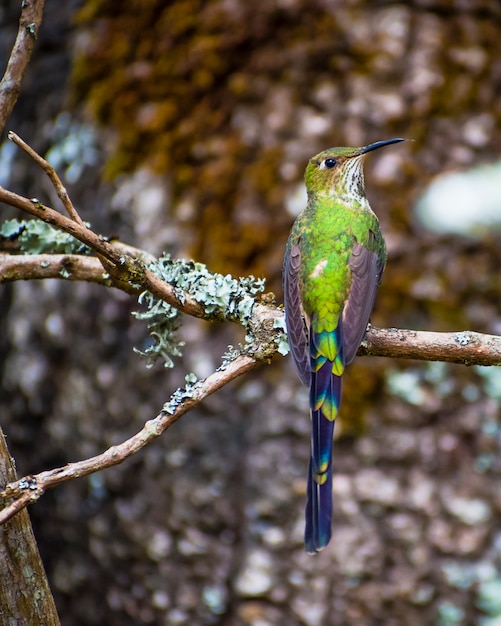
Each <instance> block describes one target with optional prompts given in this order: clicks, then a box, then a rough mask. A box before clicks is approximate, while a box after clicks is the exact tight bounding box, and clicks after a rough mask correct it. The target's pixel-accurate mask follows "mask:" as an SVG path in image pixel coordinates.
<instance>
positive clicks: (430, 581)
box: [0, 0, 501, 626]
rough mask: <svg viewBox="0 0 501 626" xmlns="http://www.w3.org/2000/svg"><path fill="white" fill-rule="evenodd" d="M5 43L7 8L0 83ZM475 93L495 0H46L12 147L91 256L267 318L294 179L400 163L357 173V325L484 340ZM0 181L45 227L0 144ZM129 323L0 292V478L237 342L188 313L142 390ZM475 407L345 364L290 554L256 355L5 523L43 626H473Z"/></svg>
mask: <svg viewBox="0 0 501 626" xmlns="http://www.w3.org/2000/svg"><path fill="white" fill-rule="evenodd" d="M18 19H19V2H17V1H16V2H14V0H5V1H4V2H3V3H2V6H1V7H0V65H1V67H2V71H3V69H4V67H5V63H6V61H7V58H8V54H9V52H10V49H11V46H12V44H13V41H14V38H15V33H16V31H17V21H18ZM500 93H501V7H500V5H499V3H498V2H497V0H491V1H490V0H468V1H462V0H456V1H454V2H452V1H451V0H411V1H410V2H406V3H396V2H391V1H386V2H385V1H377V2H369V1H364V0H275V1H274V2H269V1H265V0H255V1H254V2H252V3H251V2H245V1H244V0H208V1H205V2H202V1H201V0H171V1H167V0H164V1H161V0H157V1H153V0H143V1H142V2H137V1H134V0H124V1H123V2H121V3H116V2H111V1H110V0H108V1H106V0H88V1H87V2H83V1H75V0H74V1H72V2H66V3H62V4H61V3H59V2H55V1H54V0H47V1H46V9H45V18H44V23H43V25H42V30H41V32H40V35H39V38H38V42H37V46H36V49H35V52H34V55H33V58H32V61H31V65H30V68H29V70H28V73H27V76H26V78H25V81H24V86H23V92H22V94H21V97H20V98H19V101H18V104H17V106H16V108H15V111H14V114H13V116H12V117H11V119H10V123H9V124H8V129H10V130H14V131H15V132H16V133H18V134H19V135H21V137H23V138H24V139H25V140H26V141H28V142H29V143H30V144H31V145H32V146H33V147H34V148H35V149H37V150H38V151H40V152H41V153H42V154H45V155H47V157H48V158H49V159H50V160H51V162H52V163H53V165H54V166H55V167H56V168H57V169H58V171H59V173H60V174H61V175H62V176H63V177H64V180H65V182H66V184H67V187H68V191H69V192H70V195H71V197H72V199H73V202H74V204H75V205H76V207H77V208H78V210H79V211H80V214H81V216H82V217H83V219H85V220H87V221H89V222H90V223H91V224H92V226H93V228H94V229H95V230H97V231H98V232H100V233H102V234H105V235H108V236H112V237H120V238H121V239H122V240H123V241H125V242H127V243H130V244H132V245H135V246H137V247H142V248H144V249H145V250H147V251H149V252H151V253H153V254H160V253H162V252H170V253H171V254H173V255H175V256H180V257H183V258H194V259H196V260H197V261H201V262H204V263H206V264H207V265H208V266H209V268H210V269H211V270H213V271H218V272H222V273H224V274H226V273H231V274H233V275H235V276H239V275H243V276H245V275H248V274H254V275H256V276H264V277H266V279H267V289H268V291H273V292H275V294H276V296H277V301H278V302H281V301H282V292H281V286H280V280H281V276H280V274H281V265H282V256H283V250H284V246H285V242H286V239H287V236H288V232H289V230H290V227H291V224H292V222H293V220H294V218H295V216H296V215H297V213H298V212H299V211H300V210H301V209H302V208H303V206H304V201H305V198H304V189H303V185H302V176H303V171H304V167H305V165H306V162H307V160H308V158H309V157H311V156H312V155H313V154H315V153H316V152H319V151H320V150H322V149H324V148H326V147H331V146H338V145H352V146H357V145H365V144H368V143H370V142H372V141H376V140H380V139H387V138H390V137H399V136H400V137H406V138H409V139H412V140H413V141H412V142H406V143H404V144H401V145H399V146H394V147H391V148H388V149H386V150H384V151H381V152H377V153H374V155H372V156H371V157H370V158H368V159H367V167H366V186H367V191H368V197H369V199H370V202H371V205H372V207H373V208H374V209H375V211H376V213H377V214H378V216H379V218H380V221H381V224H382V229H383V232H384V234H385V238H386V241H387V244H388V251H389V259H388V266H387V269H386V273H385V276H384V279H383V284H382V286H381V288H380V291H379V295H378V298H377V303H376V308H375V311H374V313H373V318H372V321H373V323H374V324H375V325H377V326H382V327H388V326H390V327H391V326H394V327H402V328H414V329H426V330H434V331H459V330H466V329H471V330H476V331H480V332H486V333H493V334H496V333H497V334H500V333H501V281H500V278H499V268H500V267H501V163H500V161H499V154H500V153H501V126H500V120H501V99H500V96H499V94H500ZM0 184H2V185H3V186H5V187H7V188H9V189H11V190H12V191H15V192H18V193H21V194H23V195H26V196H27V197H32V196H36V197H38V198H39V199H41V200H42V201H44V202H46V203H48V204H51V205H53V206H58V202H57V198H56V197H55V194H54V191H53V190H52V189H51V187H50V185H49V183H48V181H47V179H46V178H45V177H44V175H42V174H41V173H40V172H39V171H38V170H37V168H36V167H35V165H34V164H33V163H32V162H30V161H29V160H28V158H27V157H26V156H25V155H24V154H22V153H20V152H19V151H17V150H16V149H15V147H14V146H13V144H11V143H10V142H8V141H7V140H6V137H2V138H1V144H0ZM1 216H2V219H3V218H7V217H14V216H17V217H21V218H24V217H25V216H22V215H18V214H16V213H15V212H14V211H13V210H11V209H8V208H6V207H4V206H2V207H1ZM138 308H139V305H138V304H137V302H135V301H134V300H133V299H131V298H130V297H129V296H127V295H125V294H123V293H121V292H118V291H117V290H106V289H104V288H102V287H99V286H96V285H88V284H75V283H72V284H64V283H63V282H62V281H45V282H43V283H42V282H39V283H36V282H31V283H28V282H26V283H24V282H19V283H18V284H14V285H4V286H2V288H1V290H0V317H1V329H2V331H1V334H0V354H1V360H0V419H1V425H2V427H3V429H4V430H5V433H6V435H7V437H8V443H9V446H10V450H11V453H12V454H13V456H14V457H15V459H16V462H17V467H18V472H19V474H20V475H25V474H28V473H35V472H37V471H41V470H42V469H47V468H51V467H54V466H58V465H62V464H64V463H66V462H67V461H72V460H78V459H81V458H84V457H87V456H90V455H94V454H97V453H99V452H101V451H102V450H104V449H105V448H107V447H108V446H110V445H112V444H115V443H118V442H121V441H123V440H124V439H125V438H126V437H128V436H130V435H131V434H133V433H134V432H136V431H137V430H139V429H140V428H141V426H142V424H143V423H144V421H145V420H147V419H149V418H151V417H153V416H155V415H156V414H157V413H158V411H159V409H160V408H161V406H162V404H163V403H164V402H165V401H167V400H168V398H169V396H170V394H171V393H172V392H173V391H174V390H175V389H176V388H177V387H178V386H179V385H181V384H183V381H184V376H185V374H186V373H188V372H191V371H194V372H195V373H196V374H197V375H198V376H206V375H207V374H209V373H210V372H211V371H213V370H214V369H215V368H216V367H217V366H218V364H219V362H220V357H221V355H222V354H223V353H224V352H225V350H226V348H227V345H228V344H234V345H235V344H237V343H238V342H239V341H242V333H241V332H240V330H239V329H238V328H235V327H233V325H229V324H226V325H215V324H211V325H209V324H207V323H204V322H200V321H196V320H191V319H186V320H185V324H184V326H183V328H182V329H181V331H180V334H181V336H182V338H183V339H184V341H185V342H186V346H185V349H184V356H183V357H182V358H179V359H177V360H176V367H175V369H174V370H168V369H165V368H163V367H162V365H161V364H158V365H157V366H155V367H154V368H153V369H150V370H147V369H146V368H145V363H144V361H143V360H141V358H140V357H138V355H137V354H134V353H133V352H132V348H133V346H136V347H139V348H141V347H144V345H146V342H147V333H146V329H145V328H144V326H143V324H142V323H141V322H139V321H137V320H135V319H134V318H133V316H132V315H131V312H132V311H134V310H137V309H138ZM500 399H501V370H500V369H499V368H479V367H464V366H459V365H457V366H456V365H446V364H442V363H417V362H412V361H408V362H407V361H402V362H398V361H396V360H390V359H376V358H365V359H362V358H360V359H358V360H357V361H356V363H355V364H354V365H352V366H350V368H349V370H348V373H347V375H346V381H345V385H344V397H343V407H342V419H341V422H340V423H339V424H338V427H337V436H338V437H337V441H336V445H335V461H334V464H335V478H334V492H335V494H334V496H335V497H334V531H333V539H332V542H331V544H330V545H329V547H328V548H327V549H326V550H325V551H324V552H323V553H321V554H320V555H318V556H317V557H310V556H308V555H306V554H305V553H304V552H303V543H302V541H303V524H304V521H303V515H304V504H305V484H306V483H305V478H306V470H307V460H308V453H309V420H308V409H307V405H308V398H307V392H306V390H305V389H304V388H302V387H301V386H300V383H299V380H298V379H297V377H296V374H295V372H294V370H293V366H292V364H291V362H290V358H286V359H283V358H281V357H279V356H277V358H276V359H275V360H274V362H273V363H272V364H271V365H270V366H267V367H264V366H263V367H262V368H261V369H260V370H259V371H257V372H254V373H253V374H251V375H249V376H247V377H245V378H242V379H240V380H238V381H236V382H234V383H232V384H231V385H228V386H227V387H226V388H225V389H223V390H222V391H221V392H219V393H217V394H216V395H214V396H213V397H211V398H209V399H208V400H207V401H206V402H204V404H203V406H201V407H199V408H198V409H197V410H196V411H193V412H192V413H190V414H188V415H186V416H185V417H184V418H183V419H182V420H181V421H180V422H179V423H177V424H176V425H175V426H174V427H173V428H172V429H171V430H169V431H168V432H167V433H166V434H165V435H164V436H163V437H162V438H161V440H159V441H157V442H155V443H154V444H153V445H151V446H149V447H148V448H147V449H146V450H144V451H143V452H142V453H140V454H138V455H136V456H135V457H134V458H133V459H131V460H129V461H127V462H126V463H125V464H124V465H123V466H121V467H117V468H113V469H111V470H108V471H106V472H103V473H100V474H97V475H94V476H91V477H89V478H87V479H81V480H78V481H74V482H72V483H70V484H65V485H62V486H60V487H58V488H57V489H54V490H51V491H50V492H48V493H47V494H46V495H45V496H44V497H43V498H42V499H41V500H40V501H39V502H38V503H37V504H36V505H35V506H33V507H31V509H30V513H31V517H32V520H33V524H34V528H35V533H36V536H37V538H38V541H39V544H40V549H41V553H42V556H43V559H44V563H45V565H46V568H47V572H48V575H49V579H50V582H51V585H52V588H53V590H54V593H55V597H56V603H57V605H58V608H59V610H60V615H61V621H62V623H64V624H65V626H80V625H81V626H87V625H94V624H108V625H110V626H114V625H117V626H118V625H120V626H128V625H133V624H152V625H154V626H161V625H184V624H190V625H195V626H198V625H206V624H216V625H221V626H233V625H237V626H240V625H242V626H247V625H248V626H272V625H273V626H276V625H280V626H281V625H287V626H323V625H326V626H338V625H339V626H340V625H345V624H350V625H351V624H354V625H359V624H361V625H369V626H372V625H374V626H376V625H381V624H384V625H388V626H400V625H402V626H403V625H407V626H409V625H410V626H414V625H416V626H418V625H419V626H422V625H423V624H433V625H437V626H455V625H468V626H469V625H471V624H475V625H476V624H478V625H482V626H494V625H495V624H499V623H500V621H499V620H501V602H500V598H501V530H500V519H501V482H500V479H501V430H500V421H501V416H500V409H499V407H500Z"/></svg>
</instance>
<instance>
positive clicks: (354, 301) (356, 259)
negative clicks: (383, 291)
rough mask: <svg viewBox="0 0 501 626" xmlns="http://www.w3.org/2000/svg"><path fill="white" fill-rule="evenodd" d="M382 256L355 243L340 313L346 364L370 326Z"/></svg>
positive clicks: (383, 261)
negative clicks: (348, 282) (349, 280)
mask: <svg viewBox="0 0 501 626" xmlns="http://www.w3.org/2000/svg"><path fill="white" fill-rule="evenodd" d="M385 256H386V255H385V254H384V252H383V253H382V254H378V253H376V252H372V251H371V250H369V249H368V248H366V247H365V246H364V245H362V244H361V243H356V244H355V245H354V247H353V251H352V253H351V257H350V269H351V272H352V284H351V288H350V293H349V295H348V300H347V302H346V305H345V308H344V311H343V333H344V337H343V339H344V342H343V347H344V357H345V363H346V364H348V363H351V361H353V359H354V358H355V355H356V353H357V350H358V348H359V346H360V343H361V341H362V339H363V337H364V334H365V331H366V329H367V324H368V323H369V319H370V315H371V311H372V307H373V306H374V300H375V298H376V292H377V288H378V286H379V283H380V282H381V277H382V275H383V270H384V266H385V260H386V259H385Z"/></svg>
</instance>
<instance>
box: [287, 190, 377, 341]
mask: <svg viewBox="0 0 501 626" xmlns="http://www.w3.org/2000/svg"><path fill="white" fill-rule="evenodd" d="M371 231H372V233H374V234H375V235H376V237H375V238H374V237H373V236H371V235H370V232H371ZM291 240H295V241H298V242H299V246H300V249H301V269H300V276H299V288H300V291H301V300H302V304H303V308H304V311H305V313H306V314H307V315H308V317H311V316H312V315H313V313H314V314H315V331H316V332H322V331H323V330H326V331H331V330H332V329H333V328H335V327H336V326H337V322H338V319H339V316H340V314H341V312H342V309H343V306H344V304H345V301H346V299H347V298H348V294H349V291H350V286H351V270H350V267H349V260H350V256H351V252H352V249H353V246H354V244H355V243H356V242H358V243H361V244H363V245H365V246H367V247H368V248H369V249H371V248H372V249H374V248H376V249H374V251H375V252H377V251H378V250H377V248H378V247H379V248H382V250H383V251H384V241H383V239H382V237H381V235H380V233H379V224H378V221H377V218H376V216H375V215H374V213H373V212H372V211H371V210H370V209H368V210H367V209H365V207H364V208H362V207H354V208H349V207H347V206H346V205H343V204H341V203H340V202H336V200H335V199H334V198H325V199H323V198H322V199H315V200H311V199H310V202H309V205H308V208H307V209H306V210H305V211H304V212H303V213H302V215H301V216H300V217H299V218H298V220H297V221H296V223H295V225H294V228H293V231H292V233H291Z"/></svg>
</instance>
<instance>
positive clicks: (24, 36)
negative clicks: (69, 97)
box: [0, 0, 44, 135]
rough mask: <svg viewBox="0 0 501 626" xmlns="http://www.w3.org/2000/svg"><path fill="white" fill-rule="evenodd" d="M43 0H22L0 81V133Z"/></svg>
mask: <svg viewBox="0 0 501 626" xmlns="http://www.w3.org/2000/svg"><path fill="white" fill-rule="evenodd" d="M43 7H44V0H30V1H29V2H27V1H26V0H23V2H22V3H21V17H20V19H19V28H18V31H17V37H16V41H15V43H14V47H13V48H12V52H11V54H10V57H9V61H8V63H7V68H6V70H5V74H4V76H3V78H2V80H1V82H0V135H1V134H2V133H3V131H4V129H5V124H6V123H7V120H8V119H9V116H10V114H11V113H12V109H13V108H14V105H15V104H16V101H17V98H18V96H19V93H20V91H21V82H22V80H23V76H24V74H25V72H26V68H27V67H28V63H29V60H30V58H31V53H32V52H33V48H34V46H35V41H36V38H37V35H38V31H39V29H40V24H41V23H42V15H43Z"/></svg>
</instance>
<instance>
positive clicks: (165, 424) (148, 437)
mask: <svg viewBox="0 0 501 626" xmlns="http://www.w3.org/2000/svg"><path fill="white" fill-rule="evenodd" d="M257 364H258V362H257V361H256V360H255V359H254V358H252V357H250V356H246V355H241V356H238V357H237V358H236V359H235V360H234V361H232V362H231V363H229V364H228V365H226V366H225V367H224V368H221V369H220V370H218V371H216V372H214V373H213V374H211V375H210V376H208V377H207V378H206V379H205V380H204V381H202V382H201V383H200V385H198V386H197V387H196V388H195V390H194V392H193V396H192V397H190V398H187V399H185V400H184V401H182V402H181V403H180V404H178V405H177V408H176V409H175V411H174V413H172V414H169V413H167V412H165V411H161V412H160V413H159V414H158V415H157V416H156V417H155V418H154V419H151V420H149V421H148V422H146V423H145V425H144V426H143V428H142V429H141V430H140V431H139V432H138V433H136V434H135V435H133V436H132V437H130V438H129V439H127V440H126V441H124V442H122V443H120V444H118V445H116V446H112V447H111V448H108V449H107V450H106V451H105V452H103V453H102V454H98V455H97V456H94V457H91V458H89V459H85V460H83V461H77V462H75V463H68V464H67V465H64V466H63V467H58V468H56V469H52V470H46V471H44V472H40V473H39V474H35V475H31V476H25V477H24V478H21V479H20V480H16V481H15V482H12V483H9V484H8V485H6V487H5V489H4V490H3V491H1V492H0V499H3V500H4V501H5V500H7V501H8V500H12V502H10V503H9V504H8V505H7V506H6V507H5V508H3V509H2V510H1V511H0V525H1V524H4V523H5V522H6V521H7V520H9V519H10V518H11V517H12V516H13V515H15V514H16V513H18V512H19V511H20V510H21V509H23V508H24V507H25V506H27V505H28V504H30V503H31V502H35V501H36V500H38V498H40V496H42V495H43V493H44V492H45V491H46V490H47V489H48V488H50V487H54V486H56V485H58V484H59V483H62V482H64V481H67V480H72V479H74V478H79V477H81V476H87V475H89V474H93V473H94V472H97V471H100V470H103V469H105V468H108V467H112V466H114V465H119V464H120V463H122V462H123V461H125V459H127V458H129V457H130V456H132V455H133V454H135V453H136V452H138V451H139V450H141V449H142V448H144V446H146V445H147V444H148V443H150V442H151V441H153V439H156V438H157V437H159V436H160V435H161V434H162V433H164V432H165V431H166V430H167V429H168V428H170V427H171V426H172V425H173V424H174V423H175V422H177V420H178V419H179V418H180V417H181V416H182V415H184V414H185V413H188V411H191V410H192V409H193V408H194V407H196V406H197V405H198V404H200V402H201V401H202V400H204V399H205V398H206V397H207V396H209V395H211V394H213V393H214V392H215V391H217V390H218V389H221V387H224V385H226V384H227V383H229V382H230V381H232V380H233V379H235V378H237V377H238V376H242V374H245V373H246V372H248V371H250V370H252V369H253V368H254V367H256V366H257Z"/></svg>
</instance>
